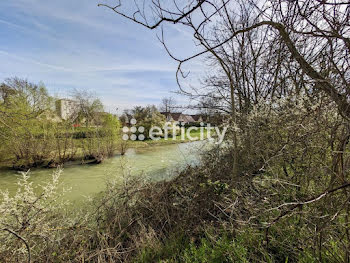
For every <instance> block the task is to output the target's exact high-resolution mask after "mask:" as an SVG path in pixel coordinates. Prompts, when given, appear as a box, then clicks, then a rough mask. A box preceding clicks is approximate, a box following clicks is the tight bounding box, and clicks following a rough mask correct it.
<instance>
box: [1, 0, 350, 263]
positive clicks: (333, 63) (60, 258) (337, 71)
mask: <svg viewBox="0 0 350 263" xmlns="http://www.w3.org/2000/svg"><path fill="white" fill-rule="evenodd" d="M135 3H136V5H135V10H132V9H131V8H130V6H128V8H125V9H123V5H122V4H121V3H119V4H118V5H116V6H107V5H103V6H105V7H107V8H110V9H112V10H113V11H114V12H115V13H117V14H119V15H122V16H123V17H124V18H127V19H129V20H131V21H134V22H136V23H138V24H140V25H143V26H145V27H146V28H149V29H156V28H158V27H161V26H164V27H165V26H166V25H167V24H168V23H171V24H172V26H185V27H186V29H187V30H191V32H192V33H193V36H194V38H195V39H194V40H195V41H196V44H197V45H198V46H200V47H201V48H202V51H201V52H199V53H196V54H193V55H192V56H190V57H188V58H185V59H178V58H176V56H174V55H173V54H172V53H170V48H169V47H167V45H166V42H165V39H164V36H165V34H164V32H162V33H163V34H162V38H161V42H162V44H164V46H165V47H166V51H167V52H169V53H170V55H171V57H172V58H174V59H175V60H176V61H177V62H179V68H178V72H177V73H178V78H180V76H185V75H186V74H184V73H183V71H182V69H181V67H182V65H183V64H184V63H186V62H187V61H190V60H192V59H194V58H198V57H199V56H201V55H203V54H206V55H207V61H208V64H209V65H210V66H211V67H212V71H211V73H212V74H211V75H210V76H208V78H206V79H204V84H205V85H204V87H202V88H201V89H196V90H195V92H194V94H190V96H194V97H196V98H199V99H200V100H201V102H200V104H199V105H198V107H203V108H204V109H205V110H207V109H208V108H209V109H210V110H211V111H213V112H216V113H218V112H220V113H223V112H226V114H227V115H228V116H229V118H228V120H227V122H226V123H225V125H227V126H229V132H228V133H227V135H226V137H225V142H224V143H223V144H221V145H216V146H213V148H212V149H211V150H210V151H208V152H206V153H204V154H203V156H202V162H201V164H200V165H198V166H196V167H188V168H187V169H185V170H183V171H182V172H180V173H179V174H177V176H176V177H174V179H172V180H170V181H161V182H147V181H146V182H144V181H142V180H140V179H137V178H136V179H135V178H132V177H130V175H129V174H128V171H127V170H126V169H125V170H124V173H125V174H124V175H123V179H124V180H123V181H122V182H121V181H120V177H118V178H119V179H118V178H116V179H115V180H113V181H111V182H110V183H109V184H107V187H106V190H105V191H104V192H103V193H101V194H100V195H99V196H97V197H95V199H94V200H93V201H92V203H88V204H87V208H85V209H83V210H82V211H80V212H77V214H76V215H66V214H64V212H62V211H57V210H56V209H55V206H53V205H52V200H57V198H58V197H57V196H56V191H55V190H54V189H56V185H57V174H56V175H55V176H54V177H53V182H52V183H51V184H48V185H47V186H44V188H43V190H42V191H37V192H38V193H35V191H34V190H33V189H32V187H31V185H30V183H29V182H28V180H26V175H24V179H23V180H22V181H20V188H19V191H18V192H17V194H16V195H15V196H14V197H10V196H9V195H8V194H7V193H3V198H2V201H1V203H0V229H2V231H1V232H0V241H1V242H0V244H1V247H0V260H1V261H5V260H6V261H8V262H18V261H19V262H23V261H28V262H31V261H32V262H41V261H50V262H300V263H301V262H305V263H306V262H350V196H349V189H350V179H349V176H350V170H349V169H350V159H349V153H350V149H349V140H350V125H349V117H350V101H349V94H350V89H349V87H350V84H349V78H350V73H349V72H350V61H349V52H350V45H349V30H350V26H349V23H348V21H349V3H347V2H344V1H311V0H310V1H309V0H303V1H284V0H280V1H268V0H266V1H265V0H264V1H254V2H253V1H233V0H228V1H207V0H204V1H193V2H191V3H189V4H188V3H186V4H185V5H184V6H182V7H181V6H180V3H179V2H177V1H174V3H173V4H169V3H168V5H166V6H165V4H164V5H163V3H161V2H160V1H152V2H151V3H150V4H151V10H152V11H153V13H152V12H151V13H150V14H148V13H147V10H149V9H148V8H146V7H145V6H146V5H138V4H137V2H135ZM141 7H142V8H141ZM127 12H130V14H129V13H127ZM152 18H153V19H155V21H154V23H152V22H150V21H151V20H150V19H152ZM164 27H163V29H164ZM178 81H179V83H180V80H179V79H178ZM180 84H181V83H180ZM181 88H182V91H183V87H181ZM155 112H156V111H155V110H153V108H152V107H150V108H148V109H147V110H144V109H139V108H136V109H135V113H137V114H139V117H138V118H137V121H138V122H139V123H142V122H143V121H144V123H145V125H147V124H149V123H150V121H153V118H150V116H151V115H153V114H156V113H155ZM156 115H157V114H156ZM5 116H6V115H5ZM159 121H161V120H160V119H159ZM152 125H153V123H152ZM43 127H46V126H43ZM33 133H34V132H33ZM44 134H45V135H46V133H44ZM33 137H34V136H33ZM43 137H44V136H43ZM43 140H44V139H43ZM87 142H88V141H87ZM23 143H24V142H23ZM39 157H40V156H39ZM39 157H38V158H39ZM39 159H40V158H39ZM62 218H64V219H65V220H61V219H62Z"/></svg>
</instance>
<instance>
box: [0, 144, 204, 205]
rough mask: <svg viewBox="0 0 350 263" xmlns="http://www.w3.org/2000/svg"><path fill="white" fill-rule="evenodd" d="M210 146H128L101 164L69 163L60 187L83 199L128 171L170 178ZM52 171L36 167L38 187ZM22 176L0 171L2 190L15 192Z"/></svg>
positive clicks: (34, 177)
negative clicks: (122, 154) (125, 149)
mask: <svg viewBox="0 0 350 263" xmlns="http://www.w3.org/2000/svg"><path fill="white" fill-rule="evenodd" d="M206 145H207V143H205V142H190V143H181V144H172V145H164V146H152V147H149V148H144V149H138V150H135V149H128V151H127V153H126V155H125V156H120V155H116V156H115V157H113V158H110V159H108V160H106V161H104V162H103V163H102V164H99V165H80V164H74V163H71V164H66V165H65V167H64V169H63V172H62V174H61V176H60V187H65V188H70V191H69V192H68V193H66V197H65V198H67V199H68V200H69V201H72V202H79V201H82V200H84V199H85V198H86V197H88V196H90V197H91V196H93V195H94V194H97V193H98V192H101V191H102V190H103V189H104V188H105V185H106V182H107V181H108V180H109V179H111V178H113V177H117V178H118V177H120V178H122V177H123V176H124V177H125V174H126V175H127V176H139V177H144V178H145V179H151V180H166V179H169V178H171V176H173V175H174V174H176V173H174V172H176V171H179V170H181V169H183V168H184V167H185V166H187V165H193V164H195V163H197V162H199V153H200V152H201V151H203V147H206ZM122 167H124V168H122ZM123 171H124V172H123ZM52 172H53V171H52V170H50V169H32V170H31V171H30V181H31V182H33V185H34V186H39V185H42V184H44V183H45V182H47V181H48V180H50V179H51V174H52ZM19 176H21V175H20V173H19V172H16V171H12V170H6V171H3V170H2V171H0V190H5V189H8V191H9V192H10V194H11V193H14V192H15V191H16V189H17V181H18V177H19Z"/></svg>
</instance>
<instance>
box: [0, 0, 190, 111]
mask: <svg viewBox="0 0 350 263" xmlns="http://www.w3.org/2000/svg"><path fill="white" fill-rule="evenodd" d="M111 1H112V0H109V2H111ZM112 2H113V1H112ZM98 3H99V1H97V0H55V1H54V0H1V1H0V61H1V63H0V82H2V81H3V80H4V79H5V78H7V77H13V76H17V77H20V78H27V79H28V80H29V81H32V82H39V81H43V82H44V83H45V85H46V86H47V88H48V89H49V91H50V93H51V94H52V95H58V96H60V97H67V96H69V95H70V94H71V93H72V91H73V90H74V89H83V90H89V91H93V92H95V93H96V94H97V96H99V97H100V98H101V99H102V101H103V103H104V104H105V105H106V106H107V107H106V109H107V110H109V111H114V112H115V108H119V109H120V110H119V113H120V111H121V109H125V108H130V107H132V106H134V105H147V104H156V105H159V103H160V100H161V98H162V97H164V96H170V95H172V93H171V91H176V90H177V84H176V80H175V71H176V68H177V64H176V63H175V62H174V61H173V60H172V59H171V58H170V57H169V56H168V55H167V54H166V52H165V50H164V49H163V48H162V46H161V44H160V43H159V41H158V40H157V38H156V32H154V31H149V30H147V29H145V28H143V27H141V26H139V25H136V24H134V23H132V22H130V21H127V20H125V19H123V18H121V17H119V16H117V15H116V14H114V13H113V12H111V11H110V10H108V9H106V8H103V7H97V4H98ZM166 32H167V35H166V37H167V40H168V42H169V45H170V47H172V48H173V49H174V51H175V52H177V53H179V54H183V53H185V54H186V53H187V54H190V53H191V52H193V49H192V47H191V46H193V45H191V43H192V42H191V39H190V37H189V35H188V33H186V31H183V30H178V29H176V28H175V27H169V28H168V30H167V31H166ZM172 96H173V95H172ZM176 99H177V101H179V102H180V103H185V98H183V97H177V98H176Z"/></svg>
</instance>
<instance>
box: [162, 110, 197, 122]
mask: <svg viewBox="0 0 350 263" xmlns="http://www.w3.org/2000/svg"><path fill="white" fill-rule="evenodd" d="M161 114H163V115H164V116H165V118H166V121H168V122H173V123H175V124H180V123H181V124H190V123H196V122H201V121H202V120H203V118H202V117H201V116H200V115H188V114H183V113H181V112H177V113H170V112H161Z"/></svg>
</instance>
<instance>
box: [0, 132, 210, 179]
mask: <svg viewBox="0 0 350 263" xmlns="http://www.w3.org/2000/svg"><path fill="white" fill-rule="evenodd" d="M190 134H191V137H192V138H196V139H195V140H192V139H190V138H188V137H187V136H185V137H184V138H182V137H181V136H180V135H178V136H176V137H175V138H167V139H165V138H160V139H159V140H144V141H131V140H128V141H122V140H121V139H119V141H118V142H117V143H116V147H115V148H116V149H115V151H114V154H113V155H112V157H113V156H115V155H118V154H120V155H121V154H122V152H123V150H122V148H123V147H124V148H125V147H126V149H147V148H150V147H154V146H166V145H173V144H181V143H188V142H191V141H199V139H200V132H199V131H191V133H190ZM206 138H207V134H204V136H203V139H206ZM79 140H81V139H76V142H77V144H78V142H79ZM124 150H125V149H124ZM109 158H111V157H105V158H104V160H101V162H103V161H105V160H107V159H109ZM14 159H15V156H11V155H10V154H8V155H7V158H3V160H2V161H0V172H1V171H6V170H15V171H21V170H28V169H30V168H48V169H50V168H56V167H55V166H54V165H52V166H50V161H51V160H49V159H47V160H44V161H43V162H42V163H41V164H40V165H35V166H32V167H23V169H19V168H18V167H17V169H16V167H14V166H13V160H14ZM71 162H74V163H77V162H80V164H81V165H91V164H99V163H101V162H97V161H96V160H94V159H93V158H92V159H87V158H86V154H85V153H84V151H83V149H82V148H78V149H76V153H75V155H74V158H71V159H70V160H68V161H67V162H66V163H71ZM63 165H64V164H63Z"/></svg>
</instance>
